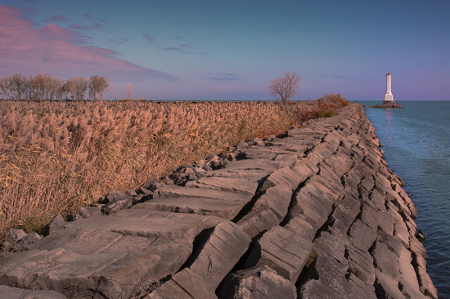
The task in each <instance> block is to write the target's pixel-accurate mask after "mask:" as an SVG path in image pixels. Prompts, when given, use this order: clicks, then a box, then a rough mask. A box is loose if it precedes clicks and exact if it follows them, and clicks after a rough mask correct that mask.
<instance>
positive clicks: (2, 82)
mask: <svg viewBox="0 0 450 299" xmlns="http://www.w3.org/2000/svg"><path fill="white" fill-rule="evenodd" d="M10 80H11V77H8V76H1V77H0V90H1V91H2V93H3V99H4V100H7V99H9V92H10V91H9V82H10Z"/></svg>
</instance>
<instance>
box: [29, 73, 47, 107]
mask: <svg viewBox="0 0 450 299" xmlns="http://www.w3.org/2000/svg"><path fill="white" fill-rule="evenodd" d="M32 86H33V92H34V94H35V95H36V96H37V98H38V99H39V100H44V99H46V98H47V99H48V98H49V93H50V90H51V87H52V74H48V73H45V74H36V75H35V76H34V78H33V84H32Z"/></svg>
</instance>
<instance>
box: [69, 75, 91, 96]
mask: <svg viewBox="0 0 450 299" xmlns="http://www.w3.org/2000/svg"><path fill="white" fill-rule="evenodd" d="M88 84H89V79H88V78H84V77H72V78H70V79H67V81H66V84H65V89H66V91H67V92H68V93H70V96H71V98H72V99H75V100H77V101H82V100H84V95H85V93H86V91H87V89H88Z"/></svg>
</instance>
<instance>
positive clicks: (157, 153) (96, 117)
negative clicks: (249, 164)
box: [0, 101, 314, 242]
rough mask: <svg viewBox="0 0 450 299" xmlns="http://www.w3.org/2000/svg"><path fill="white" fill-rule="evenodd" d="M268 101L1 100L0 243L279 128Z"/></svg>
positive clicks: (277, 110)
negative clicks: (13, 234) (12, 232)
mask: <svg viewBox="0 0 450 299" xmlns="http://www.w3.org/2000/svg"><path fill="white" fill-rule="evenodd" d="M300 106H307V107H309V108H308V109H312V108H311V107H314V105H311V104H308V105H305V104H304V103H295V104H291V105H289V106H288V105H281V104H280V103H274V102H262V103H261V102H198V103H195V102H161V103H157V102H152V101H115V102H110V101H94V102H89V101H82V102H70V101H67V102H66V101H62V102H61V101H56V102H50V101H43V102H31V101H18V102H16V101H0V242H1V241H2V240H3V237H4V235H5V233H6V232H7V231H8V230H9V229H10V228H22V229H24V230H25V231H27V232H29V231H33V230H34V231H38V232H40V230H41V229H42V228H43V226H44V225H46V224H47V223H48V222H49V221H50V220H51V219H52V218H53V217H54V216H55V215H56V214H57V213H61V214H63V215H67V214H69V213H74V212H75V213H76V212H77V211H78V209H79V208H80V207H81V206H86V205H89V204H91V203H93V202H94V201H95V200H96V199H98V197H100V196H101V195H104V194H106V193H107V192H109V191H111V190H120V191H125V190H128V189H130V188H138V187H140V186H141V185H142V184H143V183H144V182H145V181H146V180H148V179H158V178H160V177H162V176H164V175H166V174H169V173H170V172H171V169H173V168H174V167H175V166H178V165H180V164H186V163H192V162H194V161H197V160H199V159H202V158H204V157H205V155H206V154H207V153H210V152H220V151H223V150H224V149H226V148H227V147H228V146H230V145H234V144H236V143H238V142H239V141H240V140H242V139H245V138H250V137H256V136H257V137H261V138H264V137H266V135H268V134H278V133H281V132H284V130H286V129H287V128H288V127H289V126H291V125H292V124H294V123H295V122H296V117H297V113H296V111H297V109H298V108H299V107H300Z"/></svg>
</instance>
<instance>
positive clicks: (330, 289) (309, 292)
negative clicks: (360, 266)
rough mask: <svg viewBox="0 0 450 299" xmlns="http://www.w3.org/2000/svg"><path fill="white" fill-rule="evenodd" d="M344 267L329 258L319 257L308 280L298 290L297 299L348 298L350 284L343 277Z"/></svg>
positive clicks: (344, 273)
mask: <svg viewBox="0 0 450 299" xmlns="http://www.w3.org/2000/svg"><path fill="white" fill-rule="evenodd" d="M346 269H347V267H346V265H342V264H341V263H339V262H338V261H337V260H335V259H334V258H332V257H331V256H326V255H324V256H322V255H319V256H318V257H317V259H316V263H315V265H314V268H313V269H312V271H311V273H310V277H309V280H308V281H307V282H306V283H305V284H304V285H302V286H301V287H299V288H298V298H305V299H319V298H320V299H321V298H330V299H331V298H350V297H349V292H351V284H350V283H349V281H348V280H347V278H346V277H345V276H346V274H347V272H346Z"/></svg>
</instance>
